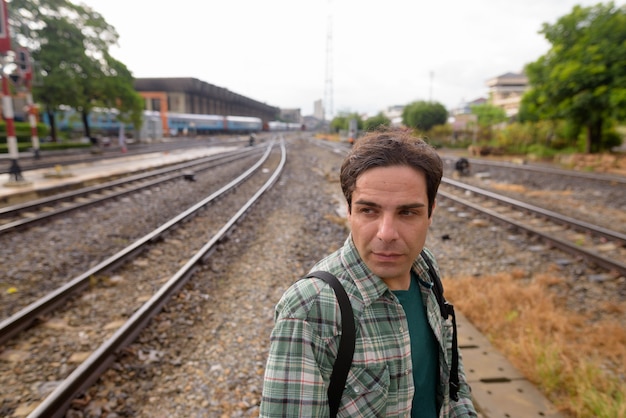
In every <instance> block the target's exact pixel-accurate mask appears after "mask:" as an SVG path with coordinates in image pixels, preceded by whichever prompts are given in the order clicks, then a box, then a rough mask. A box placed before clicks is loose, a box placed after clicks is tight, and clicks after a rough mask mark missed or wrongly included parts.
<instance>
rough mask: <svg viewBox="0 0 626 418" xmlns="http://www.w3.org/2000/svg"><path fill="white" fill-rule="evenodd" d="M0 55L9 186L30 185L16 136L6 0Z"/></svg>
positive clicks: (0, 36)
mask: <svg viewBox="0 0 626 418" xmlns="http://www.w3.org/2000/svg"><path fill="white" fill-rule="evenodd" d="M0 10H1V12H0V14H1V16H0V56H1V57H2V58H1V65H2V68H1V70H0V73H1V74H0V76H1V77H2V114H3V116H4V120H5V122H6V127H7V129H6V130H7V145H8V147H9V158H10V159H11V168H10V169H9V182H8V183H6V185H8V186H21V185H28V184H30V182H27V181H26V180H24V177H23V176H22V169H21V168H20V165H19V162H18V158H19V151H18V147H17V138H16V136H15V123H14V120H13V119H14V113H13V97H12V96H11V91H10V89H9V76H10V73H11V72H13V71H12V69H13V68H12V67H13V66H14V64H13V63H12V62H11V58H10V57H9V52H11V37H10V33H9V16H8V13H7V4H6V0H2V7H0Z"/></svg>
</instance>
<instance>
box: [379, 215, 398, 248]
mask: <svg viewBox="0 0 626 418" xmlns="http://www.w3.org/2000/svg"><path fill="white" fill-rule="evenodd" d="M397 237H398V230H397V228H396V223H395V220H394V217H393V216H392V215H388V214H383V216H381V218H380V223H379V224H378V234H377V238H378V239H380V240H381V241H383V242H391V241H393V240H395V239H396V238H397Z"/></svg>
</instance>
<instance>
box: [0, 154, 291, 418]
mask: <svg viewBox="0 0 626 418" xmlns="http://www.w3.org/2000/svg"><path fill="white" fill-rule="evenodd" d="M280 148H281V153H280V155H276V154H277V153H276V152H272V146H270V147H268V148H267V150H266V152H265V154H264V155H263V157H262V158H261V159H260V160H259V161H258V162H257V163H256V164H255V165H254V166H253V167H251V168H250V169H249V170H247V171H246V172H245V173H243V174H242V175H241V176H239V177H238V178H237V179H235V180H233V181H232V182H230V183H229V184H227V185H225V186H223V187H222V188H221V189H220V190H218V191H217V192H215V193H213V194H211V195H210V196H208V197H206V198H205V199H203V200H202V201H200V202H198V204H196V205H194V206H193V207H191V208H189V209H188V210H186V211H185V212H182V213H181V214H179V215H178V216H177V217H176V218H174V219H172V220H171V221H170V222H168V223H166V224H164V225H162V226H161V227H159V228H157V229H156V230H155V231H153V232H152V233H150V234H148V235H146V236H145V237H143V238H142V239H140V240H138V241H136V242H135V243H133V244H132V245H130V246H128V247H127V248H125V249H124V250H123V251H121V252H119V253H118V254H115V255H113V256H111V257H109V258H108V259H107V260H105V261H103V262H102V263H100V264H99V265H98V266H96V267H95V268H93V269H91V270H89V271H87V272H85V273H84V274H82V275H80V276H79V277H76V278H74V279H72V280H71V281H70V282H68V284H67V285H66V286H63V288H62V289H57V291H55V292H53V294H50V295H48V296H46V297H45V298H43V299H42V300H40V301H37V302H35V303H33V304H31V305H30V306H28V307H26V308H24V309H22V310H21V311H20V312H18V313H17V314H16V315H14V316H12V317H11V318H8V319H7V320H5V321H3V322H2V323H1V325H0V341H2V344H6V345H7V347H8V348H9V349H10V347H12V346H15V345H16V344H17V343H15V341H14V340H15V338H18V337H19V338H20V339H21V338H25V339H27V340H29V341H30V340H31V339H33V338H42V341H51V340H53V341H56V340H57V339H59V340H60V338H58V337H55V336H51V335H50V334H54V333H55V332H60V328H62V329H64V330H65V331H67V330H68V329H69V332H73V331H76V330H77V329H86V328H89V329H96V330H99V331H102V332H101V334H102V335H99V337H98V338H100V339H103V338H104V337H103V336H106V337H107V339H106V341H105V343H104V344H102V345H100V346H99V347H98V348H93V342H92V341H84V338H83V341H82V342H81V338H80V335H79V336H78V338H77V340H78V341H77V342H76V344H77V346H81V344H82V345H83V347H82V350H83V351H81V352H82V353H87V352H88V353H90V354H89V356H88V358H86V359H85V361H84V362H82V363H81V364H80V365H79V366H78V367H76V368H75V369H74V370H73V371H72V372H71V373H70V374H69V376H68V377H66V378H64V379H63V380H62V383H61V384H59V385H58V386H56V389H55V390H54V391H53V392H52V393H51V394H50V395H49V396H48V398H46V400H45V401H44V402H42V403H41V404H40V405H39V407H37V409H36V410H35V411H33V412H32V414H31V415H30V416H33V417H34V416H45V417H49V416H63V413H64V411H65V410H66V409H67V407H68V405H69V404H70V402H71V401H72V399H73V398H74V397H75V396H76V394H77V393H79V392H80V391H81V390H83V389H84V388H85V387H86V386H89V384H91V383H92V382H93V381H94V380H95V379H97V377H98V375H99V373H101V372H102V371H103V370H105V369H106V367H107V365H108V364H109V363H110V362H111V361H112V359H113V358H114V357H115V355H116V353H119V350H121V349H122V348H123V347H124V346H125V345H127V344H128V343H129V342H130V341H132V340H133V339H134V338H135V337H136V335H137V334H138V333H139V332H140V331H141V329H142V327H144V326H145V325H146V324H147V323H148V321H149V320H150V318H151V317H152V316H154V315H155V314H156V313H158V312H159V311H160V309H161V308H162V307H163V306H164V305H165V304H166V303H167V300H169V299H170V298H171V297H172V295H173V294H175V293H176V291H177V290H178V289H180V287H181V286H182V285H183V284H184V283H185V282H186V281H187V280H188V279H189V277H191V276H192V275H193V273H194V271H195V270H196V269H197V268H198V266H199V265H201V264H202V263H204V262H206V260H207V259H208V258H210V256H211V253H212V251H214V250H215V248H216V247H217V246H218V245H219V243H220V242H221V241H222V240H224V239H226V238H227V235H228V233H229V231H230V230H231V229H232V228H233V227H234V226H235V224H236V223H237V222H238V221H239V220H240V219H242V218H243V217H244V216H245V214H246V212H247V211H248V210H249V209H250V208H251V207H252V205H253V204H254V203H255V202H256V201H257V200H258V199H259V198H260V196H261V195H262V194H263V193H264V192H265V191H266V190H268V189H269V188H270V187H271V186H272V185H273V184H274V182H275V181H276V179H277V178H278V176H279V175H280V173H281V171H282V167H283V166H284V164H285V159H286V152H285V148H284V144H281V146H280ZM262 166H263V167H264V169H263V170H259V169H260V168H261V167H262ZM267 166H270V167H273V173H272V174H271V175H270V174H268V173H267V172H266V171H267ZM259 171H260V173H259ZM254 172H257V174H256V175H255V177H254V178H255V179H256V180H254V179H252V178H251V179H250V181H246V182H245V183H243V182H244V180H246V179H247V178H248V177H250V176H252V174H253V173H254ZM250 183H254V184H252V185H251V184H250ZM235 188H237V193H229V192H232V191H233V190H234V189H235ZM244 188H245V189H246V191H244V190H243V189H244ZM228 193H229V196H231V197H229V198H228V199H229V201H228V203H218V198H220V197H222V196H224V195H225V194H228ZM231 199H234V200H231ZM219 202H223V200H219ZM209 204H211V205H212V208H211V210H210V211H207V210H202V209H203V208H205V207H206V206H207V205H209ZM218 204H219V205H221V206H219V207H213V206H217V205H218ZM235 207H239V209H238V210H233V208H235ZM204 212H209V213H208V214H207V213H204ZM233 212H234V215H233ZM231 215H232V216H231ZM207 225H211V226H210V229H209V227H208V226H207ZM175 226H176V230H175V231H173V228H174V227H175ZM207 229H208V230H209V233H208V237H209V240H208V241H206V239H207ZM198 235H199V237H198ZM192 236H193V237H192ZM182 239H184V240H186V241H188V240H191V239H194V240H196V241H197V240H200V241H198V245H197V247H198V248H199V249H198V250H197V251H195V252H194V254H192V255H191V256H190V257H188V258H186V259H185V260H181V259H180V257H181V255H180V254H179V253H180V249H179V248H178V246H179V245H178V244H177V243H179V242H180V240H182ZM166 244H168V245H169V247H170V249H169V250H168V249H163V248H162V247H163V246H164V245H166ZM146 247H150V248H151V249H150V251H149V253H153V254H154V253H155V252H156V253H157V254H159V256H158V257H161V258H163V260H162V262H163V264H164V266H165V265H168V266H177V267H180V268H179V269H178V270H177V271H174V272H172V273H167V279H164V278H159V279H156V280H155V278H141V277H135V276H136V275H140V273H139V272H137V264H136V263H129V261H130V260H132V259H134V258H136V257H137V256H138V255H139V253H141V252H145V249H146ZM170 254H177V255H175V256H173V257H174V261H171V260H169V257H170ZM166 255H167V257H166ZM148 257H149V255H148ZM181 266H182V267H181ZM120 269H122V270H124V271H126V273H125V274H130V275H133V277H134V279H133V280H132V282H130V283H128V289H127V292H125V291H123V290H121V289H120V285H113V286H111V283H110V282H107V280H108V279H107V278H106V277H105V275H104V273H105V272H111V271H116V272H117V271H119V270H120ZM120 274H122V273H120ZM165 274H166V273H165V269H164V275H165ZM96 283H97V284H98V285H96ZM103 283H104V284H105V285H104V286H102V284H103ZM87 287H89V288H90V292H88V294H87V295H85V296H82V297H81V298H80V299H76V298H72V299H71V301H69V300H70V299H68V298H69V297H70V296H71V295H75V294H76V292H78V291H79V290H81V289H85V288H87ZM94 287H103V289H104V290H101V292H104V293H106V292H107V291H108V292H115V293H116V294H117V293H118V292H119V294H120V295H123V297H122V296H120V298H121V299H123V300H121V301H120V305H119V307H118V308H116V310H114V312H112V313H111V312H109V313H104V312H98V313H97V314H95V313H93V312H89V310H90V306H91V304H90V303H89V301H90V300H92V298H97V297H98V296H97V295H96V293H95V292H94V289H93V288H94ZM132 289H139V292H137V291H132ZM148 290H149V291H150V293H151V296H150V297H149V298H148V300H147V302H146V303H144V304H143V305H141V306H140V307H136V300H138V299H143V298H146V291H148ZM92 292H94V293H92ZM125 293H128V295H126V294H125ZM101 295H102V293H101ZM131 295H132V296H131ZM102 297H104V296H102ZM129 297H130V299H129ZM133 300H134V301H135V303H134V304H133V303H132V301H133ZM125 302H126V303H125ZM59 306H63V308H62V309H61V311H62V312H61V314H60V315H61V317H62V318H63V317H64V316H66V315H69V314H68V312H69V310H71V311H72V312H79V313H80V312H83V313H84V315H85V316H84V317H83V320H82V321H83V322H84V323H83V324H82V325H68V324H65V325H66V326H62V327H55V325H54V324H55V323H56V324H58V323H59V322H63V320H62V319H61V320H59V319H57V320H55V319H54V318H52V319H51V318H46V319H47V321H45V322H43V323H42V324H41V325H43V326H42V327H36V328H37V329H38V331H37V333H35V332H34V331H33V330H34V328H31V329H29V330H28V331H26V332H25V334H27V335H25V336H24V337H22V334H21V333H20V332H21V331H24V330H25V329H26V328H28V327H29V326H30V325H32V324H33V323H37V322H38V321H39V320H40V319H41V318H42V317H44V316H45V315H47V314H49V312H51V311H52V310H54V309H55V308H56V307H59ZM116 306H117V305H116ZM56 315H57V314H56V313H55V317H56ZM124 316H129V317H130V319H128V321H127V322H124V323H123V324H120V320H121V319H120V318H121V317H124ZM107 318H108V319H107ZM95 322H98V324H97V325H96V324H95ZM46 324H48V325H47V327H46ZM42 329H43V331H42ZM115 330H116V331H115ZM111 333H112V335H110V334H111ZM34 334H37V336H36V337H35V336H33V335H34ZM40 334H41V336H39V335H40ZM90 339H91V338H90ZM69 340H71V338H70V339H69ZM22 343H23V340H22ZM28 344H30V343H28ZM47 345H49V344H46V343H42V346H43V347H45V346H47ZM50 345H51V344H50ZM86 345H88V346H89V349H85V346H86ZM50 349H52V350H53V351H55V352H64V351H67V352H76V350H77V347H60V348H59V347H50ZM41 355H45V352H42V353H41ZM78 357H80V355H78ZM40 372H41V371H39V373H40ZM66 372H67V371H66ZM33 373H35V372H34V371H33ZM48 373H51V374H57V373H59V374H61V373H63V371H59V370H57V371H56V372H55V371H51V372H48ZM25 374H28V373H25ZM33 398H36V396H33Z"/></svg>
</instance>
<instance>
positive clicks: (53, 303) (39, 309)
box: [0, 143, 273, 345]
mask: <svg viewBox="0 0 626 418" xmlns="http://www.w3.org/2000/svg"><path fill="white" fill-rule="evenodd" d="M272 148H273V143H270V144H269V145H268V147H267V150H266V151H265V153H264V154H263V155H262V157H261V158H260V159H259V161H257V162H256V163H255V164H254V165H253V166H252V167H250V168H249V169H248V170H246V171H245V172H244V173H242V174H241V175H240V176H239V177H237V178H236V179H234V180H232V181H231V182H230V183H228V184H226V185H225V186H223V187H222V188H220V189H219V190H217V191H216V192H214V193H212V194H211V195H210V196H208V197H206V198H204V199H203V200H201V201H200V202H198V203H196V204H195V205H193V206H191V207H190V208H188V209H187V210H185V211H184V212H181V213H180V214H178V215H176V216H175V217H174V218H172V219H170V220H169V221H167V222H166V223H164V224H163V225H161V226H159V227H158V228H156V229H155V230H153V231H152V232H150V233H148V234H146V235H144V236H143V237H142V238H140V239H138V240H137V241H135V242H133V243H132V244H130V245H129V246H127V247H126V248H124V249H122V250H121V251H119V252H117V253H116V254H114V255H112V256H110V257H109V258H107V259H106V260H104V261H102V262H100V263H99V264H97V265H96V266H94V267H92V268H91V269H89V270H87V271H86V272H84V273H82V274H80V275H78V276H76V277H74V278H73V279H71V280H70V281H69V282H67V283H66V284H64V285H63V286H61V287H59V288H57V289H56V290H54V291H52V292H51V293H48V294H47V295H46V296H44V297H42V298H41V299H38V300H37V301H35V302H33V303H31V304H30V305H28V306H26V307H24V308H22V309H21V310H19V311H18V312H16V313H15V314H13V315H11V316H10V317H8V318H7V319H5V320H3V321H2V322H0V345H2V344H4V343H5V342H6V341H8V340H10V339H11V338H12V337H13V336H15V335H16V334H18V333H20V332H21V331H23V330H25V329H27V328H28V327H30V326H31V325H32V324H33V323H34V322H35V321H36V320H37V318H39V317H41V316H42V315H45V314H46V313H48V312H50V311H52V310H54V309H55V308H57V307H58V306H59V305H61V304H63V303H64V302H65V301H66V300H67V298H68V297H69V296H70V295H73V294H74V293H76V292H78V291H80V290H81V289H84V288H85V287H87V286H89V279H90V277H92V276H93V275H96V274H102V273H106V272H109V271H111V270H113V269H115V268H116V267H118V266H119V265H121V264H122V263H125V262H127V261H128V260H130V259H132V258H134V257H136V256H137V255H138V254H139V253H140V252H142V251H143V250H144V249H145V247H146V246H147V245H148V244H149V243H151V242H153V241H155V240H156V239H158V238H159V237H161V236H162V235H163V234H164V233H166V231H168V230H169V229H171V228H173V227H175V226H176V225H178V224H180V223H181V222H183V221H185V220H186V219H188V218H190V217H191V216H194V215H195V214H196V213H197V211H199V210H200V209H202V208H203V207H205V206H206V205H208V204H209V203H211V202H212V201H213V200H215V199H216V198H218V197H220V196H221V195H223V194H224V193H226V192H228V191H230V190H232V189H234V188H235V187H236V186H238V185H239V184H240V183H242V182H243V181H244V180H246V179H247V178H248V177H250V176H251V175H252V174H253V173H254V172H255V171H256V170H257V169H258V168H259V167H261V165H262V164H263V163H264V162H265V161H266V160H267V159H268V158H269V155H270V152H271V150H272Z"/></svg>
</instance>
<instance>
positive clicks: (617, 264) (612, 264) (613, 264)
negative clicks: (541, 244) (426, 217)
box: [437, 190, 626, 275]
mask: <svg viewBox="0 0 626 418" xmlns="http://www.w3.org/2000/svg"><path fill="white" fill-rule="evenodd" d="M437 195H438V196H441V197H444V198H447V199H450V200H452V201H454V202H456V203H459V204H462V205H463V206H466V207H468V208H470V209H473V210H475V211H476V212H479V213H483V214H486V215H487V216H489V217H491V218H493V219H495V220H497V221H500V222H503V223H505V224H508V225H511V226H513V227H515V228H519V229H520V230H523V231H528V232H530V233H532V234H534V235H537V236H539V237H540V238H541V239H543V240H544V241H547V242H549V243H550V244H551V245H552V246H554V247H556V248H559V249H560V250H562V251H564V252H567V253H569V254H572V255H574V256H582V257H583V258H585V259H587V260H589V261H591V262H592V263H595V264H597V265H598V266H601V267H603V268H605V269H607V270H609V271H617V272H619V273H620V274H621V275H626V264H625V263H624V262H622V261H619V260H613V259H610V258H606V257H604V256H602V255H601V254H598V253H597V252H595V251H592V250H588V249H584V248H580V247H578V246H576V245H574V244H571V243H569V242H567V241H564V240H562V239H559V238H557V237H554V236H552V235H550V234H547V233H544V232H541V231H539V230H537V229H535V228H532V227H530V226H528V225H525V224H523V223H520V222H517V221H515V220H513V219H511V218H508V217H506V216H503V215H501V214H499V213H497V212H495V211H493V210H490V209H487V208H484V207H482V206H479V205H477V204H474V203H472V202H470V201H468V200H466V199H463V198H460V197H458V196H455V195H453V194H450V193H447V192H444V191H442V190H439V191H438V193H437Z"/></svg>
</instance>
